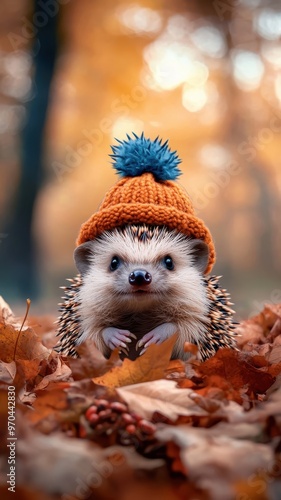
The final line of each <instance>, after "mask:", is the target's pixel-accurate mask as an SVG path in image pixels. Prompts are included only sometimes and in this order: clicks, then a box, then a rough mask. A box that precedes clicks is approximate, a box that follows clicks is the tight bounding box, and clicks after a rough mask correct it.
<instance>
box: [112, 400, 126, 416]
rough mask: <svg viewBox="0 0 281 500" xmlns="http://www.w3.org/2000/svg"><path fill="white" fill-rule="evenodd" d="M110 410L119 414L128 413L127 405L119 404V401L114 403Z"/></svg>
mask: <svg viewBox="0 0 281 500" xmlns="http://www.w3.org/2000/svg"><path fill="white" fill-rule="evenodd" d="M110 408H111V409H112V411H117V412H118V413H123V412H126V411H127V409H128V408H127V406H126V405H124V404H123V403H119V401H113V403H111V404H110Z"/></svg>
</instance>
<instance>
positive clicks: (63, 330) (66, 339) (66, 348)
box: [54, 275, 82, 358]
mask: <svg viewBox="0 0 281 500" xmlns="http://www.w3.org/2000/svg"><path fill="white" fill-rule="evenodd" d="M67 281H70V286H67V287H61V288H63V289H64V292H65V297H62V299H64V302H63V303H60V304H59V306H60V308H59V312H60V313H61V314H60V317H59V319H58V325H59V326H58V331H57V337H60V339H59V341H58V344H57V345H56V347H55V348H54V349H55V351H57V352H58V353H59V354H62V355H63V356H73V357H75V358H77V357H78V356H79V355H78V353H77V351H76V345H77V343H78V341H79V339H80V337H81V335H82V331H81V329H80V317H79V314H78V306H79V302H78V300H77V295H78V291H79V288H80V286H81V285H82V278H81V276H80V275H77V276H76V277H75V278H74V279H68V280H67Z"/></svg>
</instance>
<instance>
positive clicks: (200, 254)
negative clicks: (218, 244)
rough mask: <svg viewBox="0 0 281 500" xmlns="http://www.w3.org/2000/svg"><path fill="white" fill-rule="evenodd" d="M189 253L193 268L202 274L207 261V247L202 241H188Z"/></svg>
mask: <svg viewBox="0 0 281 500" xmlns="http://www.w3.org/2000/svg"><path fill="white" fill-rule="evenodd" d="M190 246H191V252H192V256H193V263H194V266H195V267H196V268H197V269H198V271H200V272H201V273H204V271H205V270H206V268H207V265H208V260H209V247H208V245H207V244H206V243H205V242H204V241H202V240H190Z"/></svg>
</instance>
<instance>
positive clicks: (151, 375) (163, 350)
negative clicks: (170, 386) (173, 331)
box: [93, 335, 177, 387]
mask: <svg viewBox="0 0 281 500" xmlns="http://www.w3.org/2000/svg"><path fill="white" fill-rule="evenodd" d="M176 339H177V335H173V336H172V337H171V338H169V339H168V340H166V341H165V342H163V344H159V345H152V346H150V347H149V348H148V349H147V351H146V352H145V353H144V354H143V355H142V356H140V357H138V358H137V359H136V360H135V361H130V360H129V359H125V360H124V362H123V364H122V365H121V366H117V367H114V368H112V369H111V370H110V371H109V372H107V373H105V375H102V376H101V377H95V378H94V379H93V382H95V384H100V385H106V386H107V387H122V386H124V385H130V384H138V383H139V382H149V381H151V380H158V379H160V378H164V377H165V370H166V369H167V366H168V364H169V361H170V357H171V353H172V350H173V346H174V344H175V342H176Z"/></svg>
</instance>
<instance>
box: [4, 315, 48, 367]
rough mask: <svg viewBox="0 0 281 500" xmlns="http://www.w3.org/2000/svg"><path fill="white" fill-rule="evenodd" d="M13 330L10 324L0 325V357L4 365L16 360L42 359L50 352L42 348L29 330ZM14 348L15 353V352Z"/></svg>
mask: <svg viewBox="0 0 281 500" xmlns="http://www.w3.org/2000/svg"><path fill="white" fill-rule="evenodd" d="M19 330H20V327H19V326H17V328H15V327H14V326H13V325H12V324H6V325H4V324H0V353H1V354H0V356H1V360H2V361H5V362H6V363H10V362H11V361H14V360H17V359H29V360H33V359H34V358H40V359H44V358H46V357H48V356H49V354H50V350H49V349H47V348H46V347H44V346H43V345H42V344H41V343H40V341H39V339H38V337H37V335H36V334H35V333H34V332H33V330H32V329H31V328H28V327H23V329H22V331H21V332H19ZM15 348H16V352H15Z"/></svg>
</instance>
